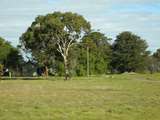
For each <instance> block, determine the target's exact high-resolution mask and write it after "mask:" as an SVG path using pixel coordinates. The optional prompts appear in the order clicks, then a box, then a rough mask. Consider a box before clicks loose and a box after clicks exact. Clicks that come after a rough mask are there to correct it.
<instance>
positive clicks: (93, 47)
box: [82, 32, 111, 74]
mask: <svg viewBox="0 0 160 120" xmlns="http://www.w3.org/2000/svg"><path fill="white" fill-rule="evenodd" d="M110 40H111V39H110V38H108V37H106V36H105V35H104V34H103V33H101V32H91V33H89V34H88V35H86V36H84V38H83V41H82V42H83V43H85V44H86V45H87V46H88V47H89V53H90V55H89V56H90V73H91V74H105V73H107V72H108V65H109V64H108V63H109V61H110V58H109V57H110V54H111V45H110V44H109V41H110Z"/></svg>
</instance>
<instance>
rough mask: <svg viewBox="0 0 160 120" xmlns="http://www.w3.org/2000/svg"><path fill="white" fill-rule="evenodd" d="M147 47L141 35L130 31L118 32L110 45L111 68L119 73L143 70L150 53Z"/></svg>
mask: <svg viewBox="0 0 160 120" xmlns="http://www.w3.org/2000/svg"><path fill="white" fill-rule="evenodd" d="M147 47H148V46H147V43H146V41H145V40H143V39H142V38H141V37H139V36H137V35H135V34H133V33H131V32H122V33H120V34H119V35H118V36H117V38H116V40H115V42H114V43H113V46H112V50H113V53H112V61H111V67H112V70H113V71H117V72H120V73H123V72H136V71H143V70H144V69H145V68H146V64H147V58H148V55H149V53H150V52H149V51H147V50H146V49H147Z"/></svg>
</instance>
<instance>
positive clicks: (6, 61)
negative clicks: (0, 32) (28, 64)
mask: <svg viewBox="0 0 160 120" xmlns="http://www.w3.org/2000/svg"><path fill="white" fill-rule="evenodd" d="M0 64H1V70H0V71H1V73H2V71H3V70H2V69H3V68H9V69H10V71H12V72H13V73H14V74H19V73H20V69H21V67H22V64H23V58H22V56H21V55H20V52H19V50H18V49H17V48H15V47H13V46H12V45H11V44H10V43H9V42H7V41H6V40H4V39H3V38H0ZM2 66H3V67H2Z"/></svg>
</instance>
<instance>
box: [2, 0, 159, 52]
mask: <svg viewBox="0 0 160 120" xmlns="http://www.w3.org/2000/svg"><path fill="white" fill-rule="evenodd" d="M54 11H72V12H77V13H79V14H81V15H83V16H84V17H85V18H86V19H87V20H88V21H90V22H91V24H92V27H93V29H95V30H98V29H100V31H101V32H103V33H105V34H106V35H107V36H109V37H111V38H115V36H116V35H117V34H119V33H120V32H122V31H132V32H134V33H136V34H138V35H139V36H141V37H142V38H143V39H145V40H147V42H148V44H149V50H151V51H155V50H156V49H157V48H160V0H48V1H47V0H0V36H1V37H3V38H5V39H6V40H8V41H10V42H11V43H12V44H13V45H14V46H16V45H17V44H18V42H19V37H20V36H21V34H22V33H23V32H25V30H26V29H27V28H28V26H30V25H31V23H32V22H33V20H34V19H35V17H36V16H37V15H45V14H47V13H50V12H54Z"/></svg>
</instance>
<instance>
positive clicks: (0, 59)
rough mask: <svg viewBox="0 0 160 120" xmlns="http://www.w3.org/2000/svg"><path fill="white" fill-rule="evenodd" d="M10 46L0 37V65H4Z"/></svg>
mask: <svg viewBox="0 0 160 120" xmlns="http://www.w3.org/2000/svg"><path fill="white" fill-rule="evenodd" d="M11 48H12V46H11V45H10V43H9V42H7V41H6V40H4V39H3V38H1V37H0V63H1V64H5V61H6V59H7V56H8V54H9V53H10V50H11Z"/></svg>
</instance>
